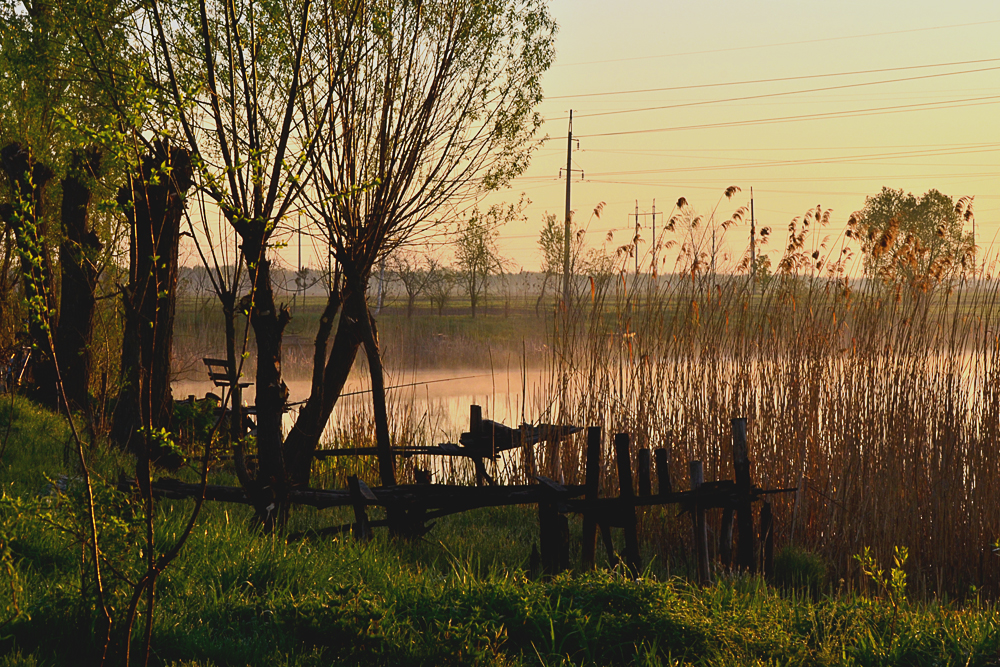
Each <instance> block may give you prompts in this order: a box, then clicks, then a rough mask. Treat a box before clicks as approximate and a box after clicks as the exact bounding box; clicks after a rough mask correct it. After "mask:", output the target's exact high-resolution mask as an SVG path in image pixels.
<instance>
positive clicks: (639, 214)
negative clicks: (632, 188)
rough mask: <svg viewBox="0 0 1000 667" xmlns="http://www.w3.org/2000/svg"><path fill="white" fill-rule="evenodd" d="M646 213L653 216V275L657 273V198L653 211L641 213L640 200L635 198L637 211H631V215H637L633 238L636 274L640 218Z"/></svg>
mask: <svg viewBox="0 0 1000 667" xmlns="http://www.w3.org/2000/svg"><path fill="white" fill-rule="evenodd" d="M644 215H652V216H653V263H652V264H650V265H649V274H650V275H651V276H655V275H656V200H655V199H654V200H653V211H652V213H640V212H639V200H638V199H636V200H635V213H629V217H632V216H635V236H634V237H633V238H632V243H633V245H634V246H635V275H636V276H638V275H639V218H640V217H642V216H644Z"/></svg>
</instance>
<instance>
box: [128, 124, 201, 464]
mask: <svg viewBox="0 0 1000 667" xmlns="http://www.w3.org/2000/svg"><path fill="white" fill-rule="evenodd" d="M192 177H193V173H192V166H191V156H190V154H189V153H188V152H187V151H186V150H184V149H181V148H177V147H174V146H170V145H169V143H167V142H166V141H160V142H157V143H156V144H154V146H153V150H152V152H151V153H150V154H149V155H147V156H145V157H144V158H143V160H142V163H141V164H140V165H139V169H138V173H137V174H132V175H131V177H130V179H129V180H130V183H129V185H127V186H125V187H123V188H122V189H121V190H120V191H119V193H118V202H119V204H120V205H121V206H122V208H123V210H124V211H125V216H126V218H127V219H128V222H129V229H130V236H131V238H130V263H129V284H128V286H127V287H126V288H125V289H124V292H123V300H122V301H123V307H124V310H125V331H124V334H125V335H124V340H123V344H122V377H123V387H122V390H121V393H120V394H119V397H118V404H117V406H116V408H115V414H114V424H113V426H112V436H113V437H114V438H115V440H116V441H117V442H118V443H119V444H120V445H121V446H123V447H129V448H133V449H135V448H136V447H137V446H138V445H139V440H137V433H138V430H139V429H140V428H143V427H149V428H154V429H155V428H161V427H164V428H165V427H168V426H169V425H170V417H171V412H172V408H173V395H172V393H171V391H170V370H171V347H172V342H173V324H174V309H175V305H176V298H177V294H176V290H177V251H178V243H179V240H180V221H181V216H182V215H183V213H184V193H185V192H187V190H188V189H189V188H190V187H191V185H192V183H193V178H192ZM162 454H164V453H163V452H153V453H152V456H153V458H156V457H157V455H162Z"/></svg>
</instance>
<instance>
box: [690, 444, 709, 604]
mask: <svg viewBox="0 0 1000 667" xmlns="http://www.w3.org/2000/svg"><path fill="white" fill-rule="evenodd" d="M688 466H689V469H690V473H691V490H692V491H696V490H697V489H698V488H699V487H700V486H701V485H702V484H703V483H704V481H705V470H704V468H703V467H702V463H701V461H691V463H690V464H688ZM692 523H693V526H694V548H695V559H696V560H697V563H698V583H700V584H701V585H702V586H706V585H708V584H710V583H711V582H712V570H711V568H710V567H709V562H708V524H707V523H706V521H705V508H704V507H703V506H702V505H701V504H695V507H694V512H693V513H692Z"/></svg>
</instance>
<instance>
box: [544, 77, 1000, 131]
mask: <svg viewBox="0 0 1000 667" xmlns="http://www.w3.org/2000/svg"><path fill="white" fill-rule="evenodd" d="M996 70H1000V67H983V68H980V69H969V70H962V71H960V72H940V73H938V74H923V75H921V76H910V77H903V78H900V79H882V80H880V81H862V82H859V83H844V84H841V85H838V86H824V87H821V88H804V89H801V90H783V91H781V92H777V93H761V94H758V95H743V96H741V97H726V98H722V99H718V100H699V101H697V102H680V103H677V104H665V105H661V106H655V107H640V108H638V109H616V110H614V111H596V112H594V113H583V114H578V116H577V117H578V118H594V117H596V116H616V115H620V114H625V113H640V112H644V111H664V110H666V109H683V108H686V107H698V106H706V105H709V104H725V103H727V102H745V101H748V100H762V99H767V98H773V97H788V96H789V95H805V94H807V93H822V92H828V91H831V90H844V89H847V88H861V87H864V86H881V85H885V84H889V83H903V82H907V81H918V80H922V79H935V78H939V77H945V76H956V75H959V74H977V73H979V72H993V71H996ZM565 118H568V116H566V117H564V118H553V119H552V120H553V121H556V120H564V119H565Z"/></svg>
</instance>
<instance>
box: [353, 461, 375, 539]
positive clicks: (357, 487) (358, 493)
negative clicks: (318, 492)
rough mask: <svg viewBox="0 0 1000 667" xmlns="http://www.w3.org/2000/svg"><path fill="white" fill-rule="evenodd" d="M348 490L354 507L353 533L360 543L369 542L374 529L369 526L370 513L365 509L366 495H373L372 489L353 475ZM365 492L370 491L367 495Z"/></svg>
mask: <svg viewBox="0 0 1000 667" xmlns="http://www.w3.org/2000/svg"><path fill="white" fill-rule="evenodd" d="M362 487H364V489H363V490H362ZM347 489H348V491H350V494H351V505H352V506H353V507H354V525H353V526H352V527H351V532H352V533H353V534H354V539H356V540H358V541H359V542H367V541H368V540H370V539H372V529H371V526H369V525H368V512H367V511H366V509H365V500H366V498H365V495H371V496H372V497H374V494H372V492H371V489H369V488H368V486H367V485H365V483H364V482H362V481H361V480H360V479H358V476H357V475H351V476H350V477H348V478H347ZM364 491H368V493H367V494H365V493H364Z"/></svg>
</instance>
